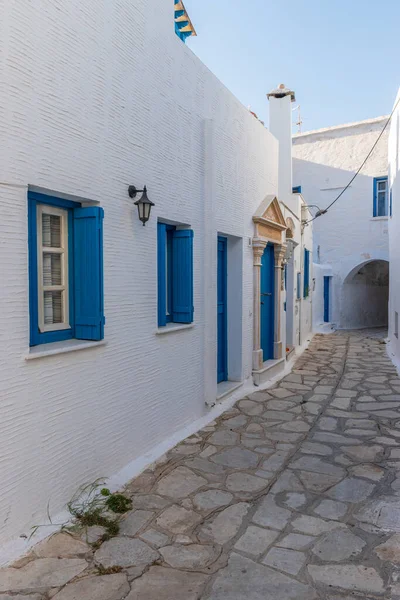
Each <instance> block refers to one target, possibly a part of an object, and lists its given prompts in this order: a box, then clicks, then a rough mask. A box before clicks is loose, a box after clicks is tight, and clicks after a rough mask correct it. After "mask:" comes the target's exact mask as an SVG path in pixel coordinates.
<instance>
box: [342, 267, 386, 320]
mask: <svg viewBox="0 0 400 600" xmlns="http://www.w3.org/2000/svg"><path fill="white" fill-rule="evenodd" d="M388 305H389V263H388V262H387V261H386V260H370V261H365V262H364V263H361V264H360V265H358V266H357V267H355V268H354V269H352V270H351V271H350V273H349V274H348V275H347V277H346V278H345V280H344V282H343V286H342V302H341V307H342V308H341V323H342V327H343V328H362V327H386V326H387V324H388Z"/></svg>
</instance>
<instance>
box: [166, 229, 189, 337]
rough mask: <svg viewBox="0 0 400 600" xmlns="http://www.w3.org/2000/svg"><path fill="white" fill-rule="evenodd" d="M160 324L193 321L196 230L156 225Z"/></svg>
mask: <svg viewBox="0 0 400 600" xmlns="http://www.w3.org/2000/svg"><path fill="white" fill-rule="evenodd" d="M157 273H158V326H159V327H165V325H166V324H167V323H192V322H193V312H194V308H193V230H192V229H177V228H176V227H175V226H173V225H167V224H166V223H158V224H157Z"/></svg>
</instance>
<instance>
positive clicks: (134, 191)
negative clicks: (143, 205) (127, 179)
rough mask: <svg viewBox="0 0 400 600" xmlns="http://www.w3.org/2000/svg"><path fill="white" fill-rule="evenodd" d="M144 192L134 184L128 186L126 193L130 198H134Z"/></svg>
mask: <svg viewBox="0 0 400 600" xmlns="http://www.w3.org/2000/svg"><path fill="white" fill-rule="evenodd" d="M141 192H144V190H138V189H137V188H136V187H135V186H134V185H130V186H129V187H128V194H129V197H130V198H136V196H137V195H138V194H140V193H141Z"/></svg>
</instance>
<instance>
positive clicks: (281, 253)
mask: <svg viewBox="0 0 400 600" xmlns="http://www.w3.org/2000/svg"><path fill="white" fill-rule="evenodd" d="M285 252H286V246H285V245H281V244H274V258H275V330H274V357H275V358H276V359H277V358H282V357H283V347H282V345H283V344H282V340H281V312H282V305H281V297H282V296H281V294H282V287H283V267H282V262H283V259H284V257H285Z"/></svg>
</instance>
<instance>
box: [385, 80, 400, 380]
mask: <svg viewBox="0 0 400 600" xmlns="http://www.w3.org/2000/svg"><path fill="white" fill-rule="evenodd" d="M389 194H390V199H391V205H392V210H391V214H390V218H389V257H390V269H389V274H390V286H389V333H388V339H389V343H388V351H389V355H390V357H391V358H392V360H393V362H394V363H395V365H396V367H397V368H398V369H400V342H399V314H400V239H399V231H400V212H399V210H400V208H399V207H400V90H399V92H398V94H397V98H396V101H395V109H394V113H393V116H392V119H391V122H390V131H389Z"/></svg>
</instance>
